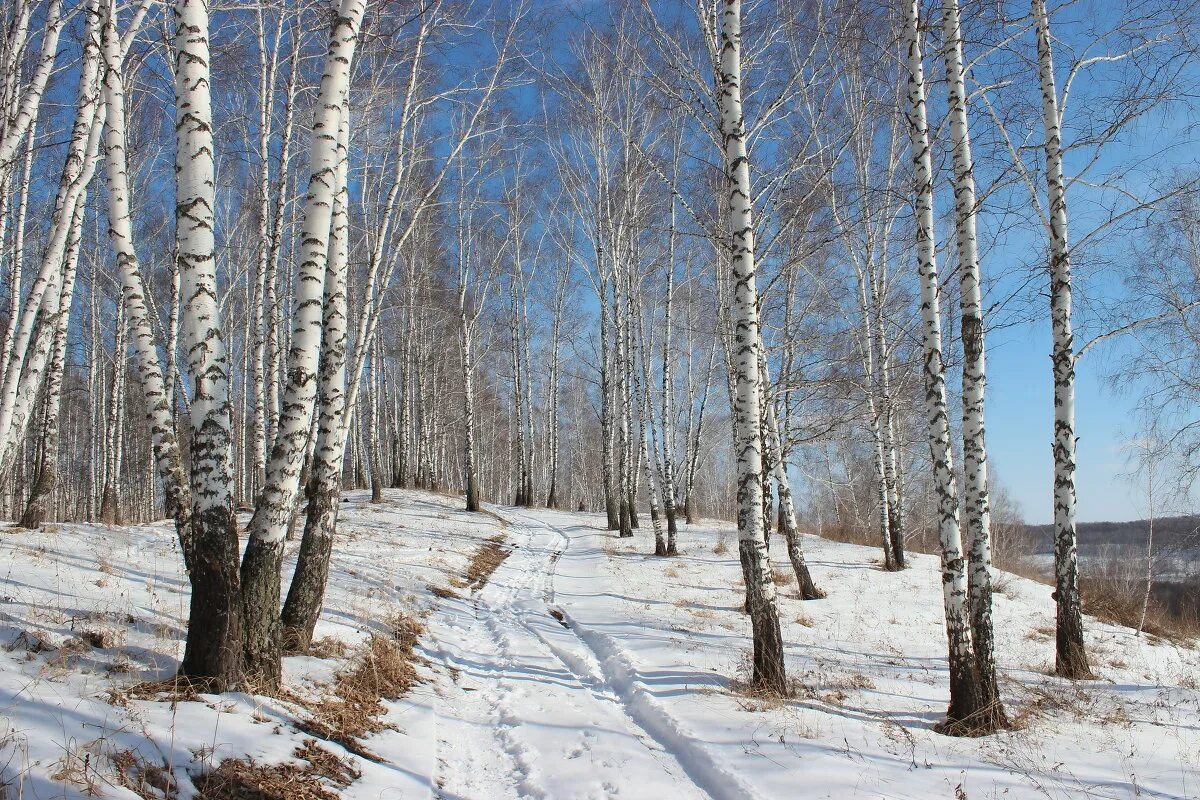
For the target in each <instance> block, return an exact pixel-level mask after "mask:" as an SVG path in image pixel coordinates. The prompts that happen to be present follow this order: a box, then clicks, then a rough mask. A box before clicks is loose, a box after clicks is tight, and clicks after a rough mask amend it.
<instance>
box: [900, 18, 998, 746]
mask: <svg viewBox="0 0 1200 800" xmlns="http://www.w3.org/2000/svg"><path fill="white" fill-rule="evenodd" d="M919 22H920V0H906V1H905V3H904V20H903V25H904V27H903V46H904V50H905V69H906V70H907V79H908V97H907V105H906V110H907V114H908V130H909V144H910V147H911V149H912V162H913V182H914V194H915V209H916V234H917V238H916V254H917V274H918V278H919V280H920V286H921V323H922V324H921V328H922V333H921V341H922V348H923V356H924V379H925V407H926V417H927V419H928V421H929V452H930V458H931V460H932V462H933V488H934V492H935V497H936V502H937V513H938V523H937V524H938V541H939V545H940V547H941V559H942V594H943V599H944V603H945V611H946V636H947V639H948V640H949V657H948V661H949V672H950V707H949V709H948V710H947V712H946V726H945V730H946V732H948V733H954V734H959V733H969V732H971V731H972V730H973V729H974V726H975V725H976V724H977V722H978V720H979V712H980V710H981V709H982V708H983V705H982V697H981V695H980V692H979V677H978V673H977V672H976V666H975V660H974V653H973V652H972V649H971V625H970V619H969V611H968V607H967V603H968V598H967V569H966V561H965V559H964V558H963V552H962V539H961V535H960V532H959V521H958V488H957V485H956V483H955V475H954V463H953V451H952V449H951V445H950V415H949V412H948V409H947V405H946V368H945V362H944V360H943V355H942V322H941V308H940V301H939V299H938V294H939V291H940V286H939V283H938V270H937V247H936V244H935V240H934V227H933V162H932V158H931V155H930V137H929V124H928V119H927V116H926V110H925V66H924V63H923V58H922V54H921V40H920V33H919Z"/></svg>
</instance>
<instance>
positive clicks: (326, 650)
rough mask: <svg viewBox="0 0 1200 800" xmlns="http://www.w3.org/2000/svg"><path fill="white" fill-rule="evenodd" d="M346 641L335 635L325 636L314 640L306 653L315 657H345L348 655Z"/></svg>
mask: <svg viewBox="0 0 1200 800" xmlns="http://www.w3.org/2000/svg"><path fill="white" fill-rule="evenodd" d="M346 652H347V647H346V643H345V642H343V641H342V640H341V639H338V638H336V637H334V636H325V637H323V638H320V639H315V640H313V642H312V644H310V645H309V646H308V650H307V651H306V652H305V655H309V656H312V657H313V658H344V657H345V656H346Z"/></svg>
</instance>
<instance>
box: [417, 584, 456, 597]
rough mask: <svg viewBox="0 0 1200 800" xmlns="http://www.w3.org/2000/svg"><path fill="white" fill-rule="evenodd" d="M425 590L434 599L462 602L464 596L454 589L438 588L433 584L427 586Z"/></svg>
mask: <svg viewBox="0 0 1200 800" xmlns="http://www.w3.org/2000/svg"><path fill="white" fill-rule="evenodd" d="M425 589H426V590H427V591H428V592H429V593H430V594H431V595H433V596H434V597H437V598H439V599H441V600H461V599H462V595H460V594H459V593H458V592H456V591H454V590H453V589H451V588H449V587H446V586H437V585H435V584H432V583H427V584H425Z"/></svg>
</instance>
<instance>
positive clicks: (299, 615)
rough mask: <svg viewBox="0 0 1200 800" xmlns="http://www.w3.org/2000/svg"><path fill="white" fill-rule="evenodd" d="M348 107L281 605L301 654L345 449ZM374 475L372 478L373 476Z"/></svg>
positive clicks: (291, 647)
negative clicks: (299, 506)
mask: <svg viewBox="0 0 1200 800" xmlns="http://www.w3.org/2000/svg"><path fill="white" fill-rule="evenodd" d="M349 138H350V105H349V98H348V97H343V100H342V112H341V121H340V123H339V125H338V155H337V158H338V163H337V167H336V169H335V175H334V182H335V195H334V206H333V230H332V231H331V238H330V245H329V250H330V253H329V266H328V268H327V269H326V275H325V298H324V313H323V318H322V327H323V329H324V330H323V334H322V337H321V361H320V374H319V377H318V379H319V381H320V396H321V407H320V413H319V418H318V423H317V425H318V427H317V438H316V444H315V449H314V450H313V457H312V469H311V473H310V476H309V481H308V508H307V511H306V513H305V522H304V534H303V536H302V537H301V540H300V552H299V554H298V555H297V559H296V571H295V573H294V574H293V576H292V583H291V586H290V587H289V588H288V593H287V599H286V601H285V602H284V605H283V615H282V618H281V624H282V626H283V634H282V635H283V647H284V649H285V650H286V651H288V652H304V651H306V650H307V649H308V646H309V645H310V644H311V643H312V635H313V630H314V629H315V628H316V625H317V618H318V617H319V616H320V613H321V603H322V601H323V599H324V597H325V584H326V582H327V580H328V577H329V557H330V553H331V552H332V550H333V534H334V531H335V530H336V528H337V517H338V506H339V505H340V504H339V502H338V499H339V497H338V495H339V492H340V490H341V485H342V466H343V464H344V461H345V452H346V430H345V428H344V427H343V420H344V419H345V412H346V331H347V318H346V315H347V308H346V273H347V268H348V264H349V260H350V258H349V249H350V219H349V192H348V190H347V186H346V180H347V174H348V167H349V154H348V152H347V151H348V147H349ZM372 477H373V479H374V476H372Z"/></svg>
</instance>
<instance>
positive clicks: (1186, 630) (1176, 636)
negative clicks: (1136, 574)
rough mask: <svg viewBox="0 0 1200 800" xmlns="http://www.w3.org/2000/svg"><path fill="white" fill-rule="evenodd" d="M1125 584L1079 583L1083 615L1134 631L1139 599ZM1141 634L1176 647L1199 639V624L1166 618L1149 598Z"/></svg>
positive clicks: (1138, 621)
mask: <svg viewBox="0 0 1200 800" xmlns="http://www.w3.org/2000/svg"><path fill="white" fill-rule="evenodd" d="M1127 584H1128V582H1126V581H1120V580H1112V579H1084V580H1081V581H1080V582H1079V589H1080V593H1081V594H1082V595H1083V612H1084V613H1085V614H1091V615H1092V616H1094V617H1096V618H1097V619H1100V620H1103V621H1104V622H1107V623H1110V624H1112V625H1122V626H1124V627H1126V628H1134V629H1137V628H1138V626H1139V625H1140V624H1141V623H1142V597H1143V595H1142V592H1141V590H1140V589H1139V588H1137V587H1134V586H1131V585H1127ZM1142 631H1143V632H1145V633H1146V634H1148V635H1150V636H1157V637H1159V638H1161V639H1166V640H1168V641H1171V642H1174V643H1176V644H1190V643H1191V642H1192V641H1193V640H1195V639H1196V638H1198V637H1200V622H1198V621H1197V620H1195V619H1191V618H1189V617H1185V616H1179V615H1172V614H1169V613H1167V612H1166V611H1165V610H1164V609H1163V608H1162V607H1161V606H1159V605H1158V604H1157V603H1156V602H1155V600H1154V598H1151V600H1150V605H1149V607H1148V608H1147V610H1146V621H1145V624H1144V625H1142Z"/></svg>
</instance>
